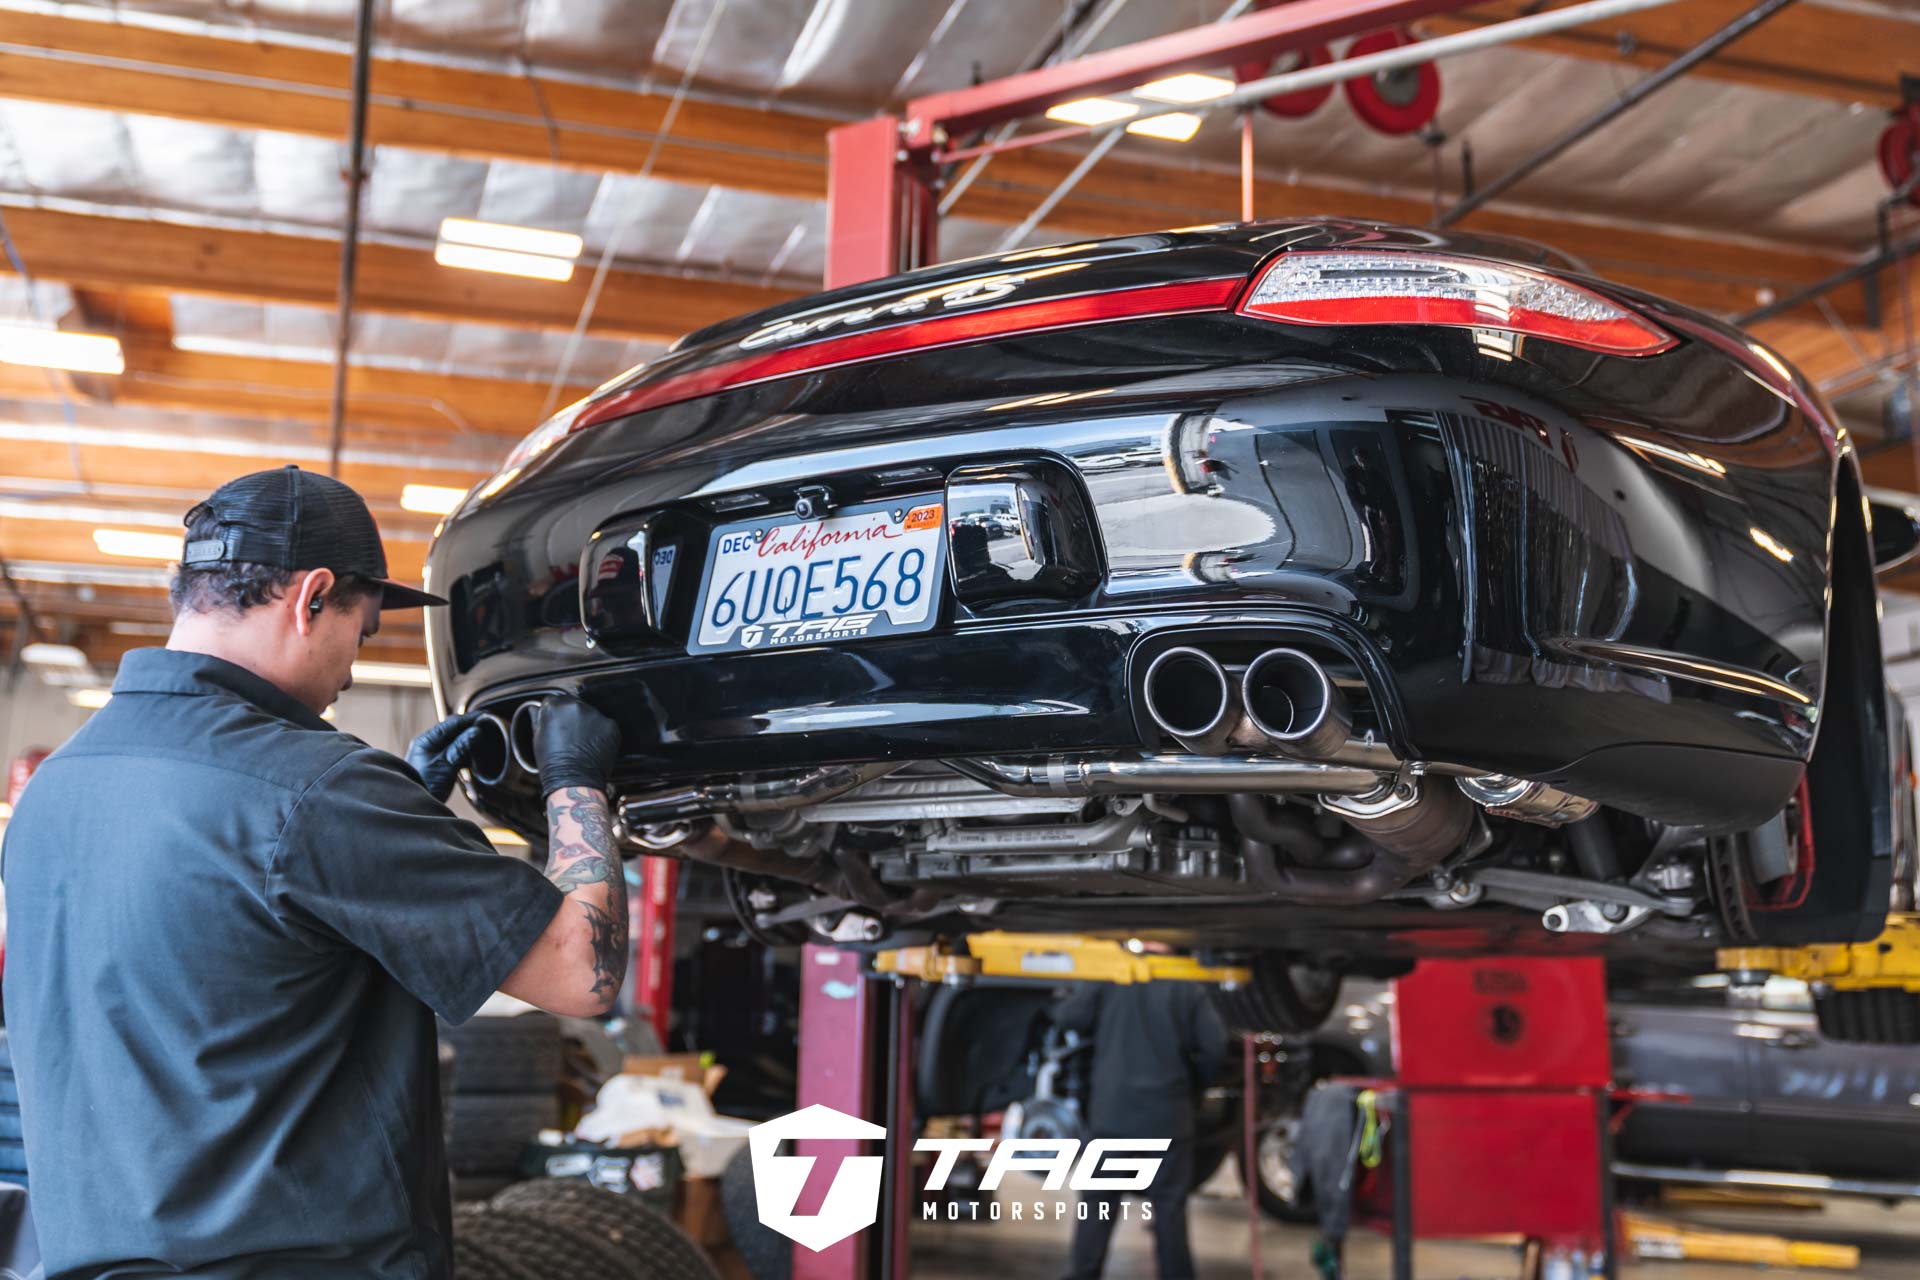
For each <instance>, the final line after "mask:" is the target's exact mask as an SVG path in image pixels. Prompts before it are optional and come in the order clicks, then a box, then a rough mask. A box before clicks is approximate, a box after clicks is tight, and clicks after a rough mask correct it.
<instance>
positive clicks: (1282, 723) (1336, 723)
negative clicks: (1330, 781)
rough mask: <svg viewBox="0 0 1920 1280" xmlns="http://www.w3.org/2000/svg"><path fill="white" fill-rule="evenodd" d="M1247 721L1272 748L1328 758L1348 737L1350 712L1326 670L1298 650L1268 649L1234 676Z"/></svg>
mask: <svg viewBox="0 0 1920 1280" xmlns="http://www.w3.org/2000/svg"><path fill="white" fill-rule="evenodd" d="M1240 702H1241V705H1242V706H1243V707H1244V708H1245V712H1246V718H1247V723H1248V724H1249V725H1250V726H1252V727H1253V728H1254V729H1257V730H1258V731H1259V732H1260V733H1261V734H1262V735H1263V736H1265V737H1266V738H1267V739H1269V740H1270V741H1271V742H1272V744H1273V746H1274V748H1275V749H1276V750H1278V751H1281V752H1284V753H1285V754H1287V755H1290V756H1297V757H1299V758H1300V759H1302V760H1329V759H1332V758H1333V757H1334V756H1336V755H1337V754H1339V753H1340V750H1341V748H1343V747H1345V746H1346V745H1347V739H1348V738H1350V737H1352V736H1353V712H1352V710H1351V709H1350V708H1349V707H1348V706H1347V697H1346V695H1345V694H1343V693H1341V692H1340V687H1339V686H1338V685H1336V684H1334V682H1333V679H1332V677H1331V676H1329V675H1328V674H1327V669H1326V668H1325V667H1323V666H1321V665H1320V664H1319V663H1318V662H1317V661H1315V660H1314V659H1313V658H1311V657H1308V656H1307V655H1306V654H1304V653H1302V652H1300V651H1299V650H1298V649H1269V650H1267V651H1266V652H1265V653H1263V654H1261V655H1260V656H1259V657H1257V658H1255V659H1254V660H1253V661H1252V662H1251V663H1249V664H1248V665H1247V670H1246V673H1245V674H1244V675H1242V676H1241V677H1240Z"/></svg>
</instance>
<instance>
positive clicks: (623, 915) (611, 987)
mask: <svg viewBox="0 0 1920 1280" xmlns="http://www.w3.org/2000/svg"><path fill="white" fill-rule="evenodd" d="M626 901H627V895H626V894H624V893H623V894H621V895H620V904H621V905H620V910H619V911H618V912H614V913H609V912H605V911H602V910H601V909H600V908H598V907H596V906H594V905H593V904H592V903H590V902H582V903H581V904H580V908H581V910H583V911H585V912H586V913H587V927H588V929H590V930H591V931H592V936H593V994H594V995H596V996H608V997H611V996H613V995H616V994H617V993H618V992H619V990H620V984H621V983H622V982H624V981H625V980H626V976H627V909H626Z"/></svg>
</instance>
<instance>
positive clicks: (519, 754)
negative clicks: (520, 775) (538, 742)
mask: <svg viewBox="0 0 1920 1280" xmlns="http://www.w3.org/2000/svg"><path fill="white" fill-rule="evenodd" d="M539 732H540V704H539V703H538V702H523V703H521V704H520V705H519V706H517V707H515V708H514V709H513V722H512V723H511V724H509V725H508V726H507V745H508V748H509V749H510V750H511V751H512V753H513V762H514V763H515V764H517V765H519V766H520V767H521V768H522V769H523V770H525V771H526V772H528V773H530V774H532V775H533V776H534V777H536V778H537V777H539V776H540V757H539V755H538V753H537V752H536V751H535V750H534V740H535V737H536V736H537V735H538V734H539Z"/></svg>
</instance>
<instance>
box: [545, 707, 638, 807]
mask: <svg viewBox="0 0 1920 1280" xmlns="http://www.w3.org/2000/svg"><path fill="white" fill-rule="evenodd" d="M533 733H534V756H535V758H536V759H538V760H539V761H540V794H541V795H543V796H550V795H552V794H553V793H554V792H556V791H558V790H560V789H561V788H562V787H585V788H587V789H588V790H590V791H605V790H606V789H607V779H609V778H611V777H612V776H613V764H614V761H615V760H617V759H618V758H619V756H620V726H619V725H617V724H615V723H614V722H613V721H611V720H609V719H607V718H606V717H605V716H603V715H601V714H600V713H599V712H598V711H595V710H594V709H593V708H592V707H590V706H588V705H587V704H586V703H584V702H582V701H580V699H578V698H568V697H563V696H561V695H559V694H554V695H552V696H550V697H547V698H544V699H542V700H541V702H540V719H539V722H538V724H537V726H536V727H535V729H534V731H533Z"/></svg>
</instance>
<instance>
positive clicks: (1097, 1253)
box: [1067, 1191, 1120, 1280]
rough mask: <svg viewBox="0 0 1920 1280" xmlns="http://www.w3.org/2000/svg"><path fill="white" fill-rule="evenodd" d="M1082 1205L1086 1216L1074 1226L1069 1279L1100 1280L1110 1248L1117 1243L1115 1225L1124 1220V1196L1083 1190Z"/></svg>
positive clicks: (1115, 1192)
mask: <svg viewBox="0 0 1920 1280" xmlns="http://www.w3.org/2000/svg"><path fill="white" fill-rule="evenodd" d="M1080 1203H1081V1204H1082V1205H1084V1206H1085V1208H1086V1215H1087V1216H1086V1217H1084V1218H1080V1219H1078V1220H1076V1221H1075V1222H1074V1224H1073V1255H1072V1259H1073V1261H1072V1270H1071V1271H1069V1272H1068V1273H1067V1277H1068V1280H1100V1272H1101V1269H1102V1268H1104V1267H1105V1266H1106V1265H1107V1245H1108V1244H1110V1243H1111V1242H1112V1240H1113V1224H1114V1223H1115V1222H1118V1221H1119V1220H1120V1193H1119V1192H1117V1191H1082V1192H1081V1193H1080Z"/></svg>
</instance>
